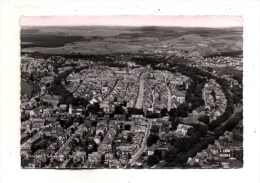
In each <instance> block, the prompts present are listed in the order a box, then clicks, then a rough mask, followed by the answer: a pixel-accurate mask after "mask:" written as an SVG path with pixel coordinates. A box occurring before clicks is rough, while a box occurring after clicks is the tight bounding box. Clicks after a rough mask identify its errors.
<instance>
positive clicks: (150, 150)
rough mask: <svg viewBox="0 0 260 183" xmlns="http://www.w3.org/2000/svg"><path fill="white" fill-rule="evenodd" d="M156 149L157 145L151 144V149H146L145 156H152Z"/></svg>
mask: <svg viewBox="0 0 260 183" xmlns="http://www.w3.org/2000/svg"><path fill="white" fill-rule="evenodd" d="M156 149H157V145H156V144H153V145H152V146H151V147H148V150H147V154H148V156H151V155H153V154H154V151H155V150H156Z"/></svg>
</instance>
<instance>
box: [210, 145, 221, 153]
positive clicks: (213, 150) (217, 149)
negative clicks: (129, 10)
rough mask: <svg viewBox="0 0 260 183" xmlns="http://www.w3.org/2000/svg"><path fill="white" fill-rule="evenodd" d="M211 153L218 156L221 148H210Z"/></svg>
mask: <svg viewBox="0 0 260 183" xmlns="http://www.w3.org/2000/svg"><path fill="white" fill-rule="evenodd" d="M210 152H211V153H212V154H213V155H217V154H218V153H219V148H217V147H216V146H212V147H211V148H210Z"/></svg>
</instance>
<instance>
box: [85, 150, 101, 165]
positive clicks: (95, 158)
mask: <svg viewBox="0 0 260 183" xmlns="http://www.w3.org/2000/svg"><path fill="white" fill-rule="evenodd" d="M101 156H102V155H101V154H100V153H99V152H93V153H91V154H89V155H88V161H89V163H90V164H99V163H101Z"/></svg>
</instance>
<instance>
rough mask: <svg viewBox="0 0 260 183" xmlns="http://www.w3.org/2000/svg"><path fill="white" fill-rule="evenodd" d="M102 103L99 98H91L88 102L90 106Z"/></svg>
mask: <svg viewBox="0 0 260 183" xmlns="http://www.w3.org/2000/svg"><path fill="white" fill-rule="evenodd" d="M101 102H102V99H101V98H100V97H93V98H92V99H91V100H90V101H89V103H90V104H92V105H93V104H94V103H101Z"/></svg>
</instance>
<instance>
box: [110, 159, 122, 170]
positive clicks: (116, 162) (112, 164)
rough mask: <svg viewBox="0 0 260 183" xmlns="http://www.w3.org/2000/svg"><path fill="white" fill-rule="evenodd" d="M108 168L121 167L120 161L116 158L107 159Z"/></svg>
mask: <svg viewBox="0 0 260 183" xmlns="http://www.w3.org/2000/svg"><path fill="white" fill-rule="evenodd" d="M108 165H109V168H121V167H122V165H121V162H120V161H119V160H117V159H112V160H109V162H108Z"/></svg>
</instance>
